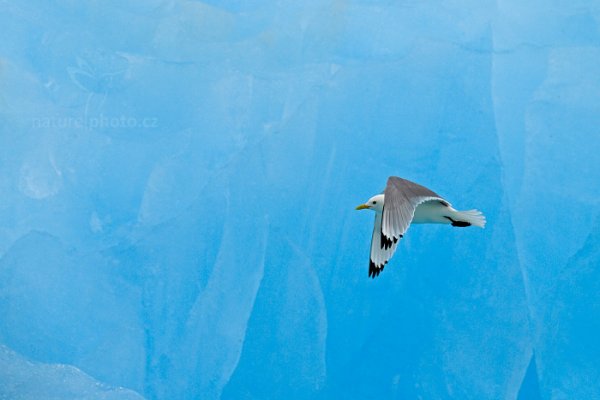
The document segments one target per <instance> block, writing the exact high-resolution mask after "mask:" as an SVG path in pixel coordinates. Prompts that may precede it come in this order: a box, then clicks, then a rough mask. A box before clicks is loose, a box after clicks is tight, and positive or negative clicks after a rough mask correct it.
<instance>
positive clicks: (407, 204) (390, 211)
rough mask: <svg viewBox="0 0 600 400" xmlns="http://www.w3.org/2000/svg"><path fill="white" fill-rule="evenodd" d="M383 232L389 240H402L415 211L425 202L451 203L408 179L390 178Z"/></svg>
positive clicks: (386, 193)
mask: <svg viewBox="0 0 600 400" xmlns="http://www.w3.org/2000/svg"><path fill="white" fill-rule="evenodd" d="M384 195H385V200H384V206H383V221H382V225H381V232H382V233H383V234H384V235H385V236H386V237H387V238H389V239H398V238H401V237H402V236H403V235H404V233H405V232H406V230H407V229H408V226H409V225H410V223H411V221H412V219H413V216H414V215H415V209H416V208H417V206H418V205H419V204H421V203H423V202H424V201H429V200H439V201H441V202H443V203H444V204H446V205H449V203H448V202H447V201H446V200H444V199H443V198H441V197H440V196H439V195H438V194H437V193H435V192H433V191H431V190H429V189H427V188H426V187H424V186H421V185H419V184H417V183H414V182H411V181H408V180H406V179H402V178H398V177H396V176H390V177H389V178H388V181H387V186H386V187H385V191H384Z"/></svg>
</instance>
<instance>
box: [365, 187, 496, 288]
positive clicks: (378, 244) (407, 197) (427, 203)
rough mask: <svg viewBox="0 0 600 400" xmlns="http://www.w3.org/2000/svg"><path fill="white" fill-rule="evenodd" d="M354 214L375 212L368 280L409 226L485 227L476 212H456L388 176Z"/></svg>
mask: <svg viewBox="0 0 600 400" xmlns="http://www.w3.org/2000/svg"><path fill="white" fill-rule="evenodd" d="M356 209H357V210H364V209H369V210H373V211H375V226H374V228H373V237H372V239H371V258H370V261H369V276H370V277H373V278H375V277H376V276H378V275H379V273H380V272H381V271H383V267H384V266H385V264H387V262H388V261H389V259H390V258H392V255H393V254H394V252H395V251H396V246H397V245H398V240H399V239H402V237H403V236H404V234H405V233H406V231H407V229H408V226H409V225H410V224H450V225H452V226H456V227H461V228H462V227H467V226H471V225H473V226H478V227H480V228H483V227H484V226H485V216H484V215H483V214H482V213H481V211H478V210H468V211H457V210H455V209H454V208H452V206H451V205H450V203H449V202H448V201H446V200H445V199H443V198H442V197H441V196H440V195H438V194H436V193H435V192H432V191H431V190H429V189H427V188H426V187H423V186H421V185H419V184H416V183H414V182H411V181H408V180H406V179H402V178H398V177H397V176H390V177H389V178H388V181H387V186H386V187H385V191H384V192H383V194H378V195H376V196H373V197H371V198H370V199H369V200H368V201H367V202H366V203H365V204H361V205H360V206H358V207H356Z"/></svg>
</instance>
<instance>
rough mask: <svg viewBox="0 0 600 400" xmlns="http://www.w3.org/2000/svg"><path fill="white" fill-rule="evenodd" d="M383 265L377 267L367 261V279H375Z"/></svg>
mask: <svg viewBox="0 0 600 400" xmlns="http://www.w3.org/2000/svg"><path fill="white" fill-rule="evenodd" d="M385 264H387V261H386V262H385ZM385 264H383V265H382V266H380V267H378V266H376V265H375V263H374V262H373V261H371V260H369V278H373V279H375V277H377V276H379V274H380V273H381V271H383V267H385Z"/></svg>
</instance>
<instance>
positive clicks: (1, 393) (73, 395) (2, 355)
mask: <svg viewBox="0 0 600 400" xmlns="http://www.w3.org/2000/svg"><path fill="white" fill-rule="evenodd" d="M0 399H3V400H17V399H19V400H39V399H45V400H64V399H67V400H71V399H72V400H141V399H143V397H142V396H140V395H139V394H137V393H135V392H134V391H131V390H127V389H122V388H114V387H110V386H107V385H105V384H102V383H100V382H98V381H96V380H94V379H93V378H91V377H90V376H89V375H87V374H85V373H83V372H81V371H80V370H78V369H77V368H74V367H72V366H68V365H61V364H43V363H39V362H32V361H29V360H27V359H25V358H23V357H22V356H20V355H18V354H17V353H15V352H14V351H12V350H10V349H9V348H8V347H6V346H2V345H0Z"/></svg>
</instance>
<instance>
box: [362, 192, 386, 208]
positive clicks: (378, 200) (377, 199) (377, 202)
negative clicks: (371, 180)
mask: <svg viewBox="0 0 600 400" xmlns="http://www.w3.org/2000/svg"><path fill="white" fill-rule="evenodd" d="M383 199H384V197H383V195H382V194H378V195H377V196H373V197H371V198H370V199H369V200H367V202H366V203H365V204H361V205H360V206H358V207H356V209H357V210H366V209H369V210H373V211H375V212H382V211H383Z"/></svg>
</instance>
